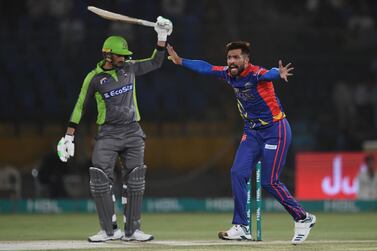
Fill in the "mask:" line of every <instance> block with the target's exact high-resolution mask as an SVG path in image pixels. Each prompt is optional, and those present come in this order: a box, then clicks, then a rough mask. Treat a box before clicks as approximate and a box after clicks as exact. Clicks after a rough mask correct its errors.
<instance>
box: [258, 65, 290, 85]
mask: <svg viewBox="0 0 377 251" xmlns="http://www.w3.org/2000/svg"><path fill="white" fill-rule="evenodd" d="M290 66H291V63H289V64H287V65H286V66H283V63H282V61H281V60H279V68H272V69H271V70H269V71H267V72H264V73H263V72H262V74H261V75H262V76H261V77H260V78H259V79H258V80H259V81H273V80H277V79H279V78H282V79H284V81H285V82H288V77H289V76H293V73H291V71H292V70H293V69H294V68H293V67H290Z"/></svg>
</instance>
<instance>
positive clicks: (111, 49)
mask: <svg viewBox="0 0 377 251" xmlns="http://www.w3.org/2000/svg"><path fill="white" fill-rule="evenodd" d="M102 52H105V53H114V54H118V55H122V56H129V55H132V52H131V51H129V50H128V44H127V41H126V39H124V38H123V37H120V36H110V37H108V38H107V39H106V40H105V42H104V43H103V47H102Z"/></svg>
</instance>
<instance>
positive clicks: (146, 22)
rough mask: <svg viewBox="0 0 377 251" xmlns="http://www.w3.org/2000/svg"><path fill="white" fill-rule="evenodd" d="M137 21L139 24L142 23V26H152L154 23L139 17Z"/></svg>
mask: <svg viewBox="0 0 377 251" xmlns="http://www.w3.org/2000/svg"><path fill="white" fill-rule="evenodd" d="M138 21H139V23H140V24H141V25H144V26H149V27H154V26H155V25H156V23H153V22H150V21H146V20H141V19H139V20H138Z"/></svg>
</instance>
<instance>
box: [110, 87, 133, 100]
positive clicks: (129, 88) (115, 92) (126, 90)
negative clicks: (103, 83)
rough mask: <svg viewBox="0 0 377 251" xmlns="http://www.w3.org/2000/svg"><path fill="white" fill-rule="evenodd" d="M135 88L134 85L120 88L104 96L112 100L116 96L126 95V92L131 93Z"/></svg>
mask: <svg viewBox="0 0 377 251" xmlns="http://www.w3.org/2000/svg"><path fill="white" fill-rule="evenodd" d="M132 88H133V85H132V84H128V85H125V86H122V87H120V88H117V89H114V90H111V91H109V92H105V93H104V94H103V96H104V97H105V98H106V99H108V98H112V97H115V96H118V95H121V94H124V93H126V92H129V91H131V90H132Z"/></svg>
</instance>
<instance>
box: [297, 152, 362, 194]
mask: <svg viewBox="0 0 377 251" xmlns="http://www.w3.org/2000/svg"><path fill="white" fill-rule="evenodd" d="M364 157H365V153H362V152H357V153H298V154H297V155H296V197H297V199H300V200H325V199H327V200H328V199H355V198H356V192H357V189H358V182H357V175H358V173H359V171H360V169H361V168H364V166H363V165H364V163H363V161H364Z"/></svg>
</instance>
